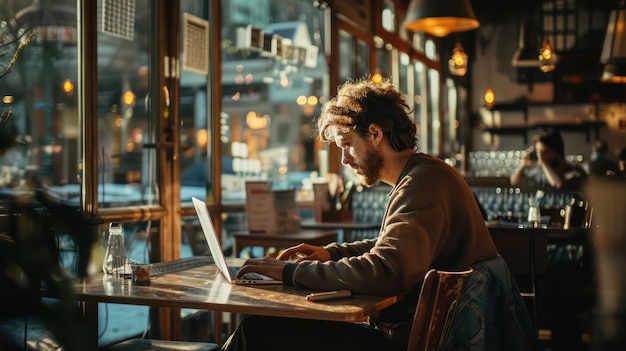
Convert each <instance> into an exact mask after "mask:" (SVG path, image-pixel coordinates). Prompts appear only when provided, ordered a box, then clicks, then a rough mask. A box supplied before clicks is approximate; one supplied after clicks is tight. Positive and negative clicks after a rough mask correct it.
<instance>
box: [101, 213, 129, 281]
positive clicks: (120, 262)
mask: <svg viewBox="0 0 626 351" xmlns="http://www.w3.org/2000/svg"><path fill="white" fill-rule="evenodd" d="M125 266H126V247H125V246H124V232H123V229H122V224H121V223H111V224H110V225H109V239H108V241H107V249H106V252H105V254H104V261H103V262H102V270H103V271H104V273H106V274H111V275H114V276H123V275H124V273H125V272H124V270H125Z"/></svg>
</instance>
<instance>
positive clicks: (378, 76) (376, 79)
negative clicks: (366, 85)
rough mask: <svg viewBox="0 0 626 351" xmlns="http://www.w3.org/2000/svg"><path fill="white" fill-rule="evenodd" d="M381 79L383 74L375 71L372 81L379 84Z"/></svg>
mask: <svg viewBox="0 0 626 351" xmlns="http://www.w3.org/2000/svg"><path fill="white" fill-rule="evenodd" d="M382 81H383V76H382V75H380V73H376V74H374V75H373V76H372V82H374V83H376V84H380V83H381V82H382Z"/></svg>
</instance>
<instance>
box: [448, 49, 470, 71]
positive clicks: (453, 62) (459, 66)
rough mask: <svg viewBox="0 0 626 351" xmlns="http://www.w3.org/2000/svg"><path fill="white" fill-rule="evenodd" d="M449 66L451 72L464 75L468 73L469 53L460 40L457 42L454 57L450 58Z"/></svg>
mask: <svg viewBox="0 0 626 351" xmlns="http://www.w3.org/2000/svg"><path fill="white" fill-rule="evenodd" d="M448 68H449V70H450V73H451V74H454V75H457V76H464V75H465V74H466V73H467V54H466V53H465V51H464V50H463V47H462V46H461V43H459V42H457V43H456V46H455V47H454V50H453V51H452V57H451V58H450V60H448Z"/></svg>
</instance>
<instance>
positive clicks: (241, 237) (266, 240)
mask: <svg viewBox="0 0 626 351" xmlns="http://www.w3.org/2000/svg"><path fill="white" fill-rule="evenodd" d="M232 235H233V250H234V253H235V255H236V256H239V252H240V251H241V248H242V247H246V246H252V247H253V246H258V247H262V248H264V249H265V250H266V251H267V249H268V248H271V247H275V248H286V247H290V246H294V245H298V244H302V243H306V244H311V245H318V246H323V245H326V244H329V243H332V242H336V241H337V232H336V231H335V230H321V229H302V230H301V231H299V232H296V233H254V232H253V233H251V232H248V231H245V232H233V233H232Z"/></svg>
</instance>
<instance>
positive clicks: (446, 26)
mask: <svg viewBox="0 0 626 351" xmlns="http://www.w3.org/2000/svg"><path fill="white" fill-rule="evenodd" d="M479 25H480V23H478V20H477V19H476V16H475V15H474V10H473V9H472V5H471V4H470V2H469V0H411V3H410V4H409V7H408V9H407V11H406V18H405V20H404V27H405V28H406V29H407V30H408V31H411V32H424V33H427V34H430V35H432V36H435V37H445V36H446V35H448V34H450V33H455V32H465V31H469V30H472V29H476V28H478V26H479Z"/></svg>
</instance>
